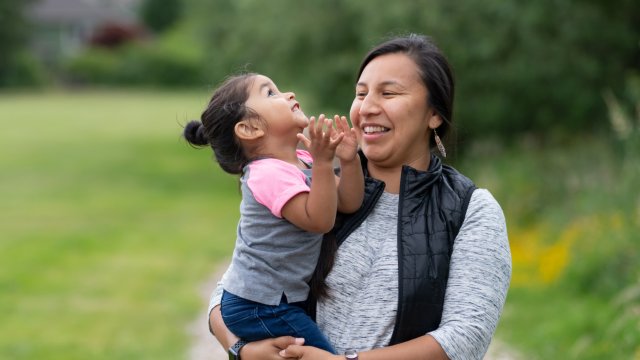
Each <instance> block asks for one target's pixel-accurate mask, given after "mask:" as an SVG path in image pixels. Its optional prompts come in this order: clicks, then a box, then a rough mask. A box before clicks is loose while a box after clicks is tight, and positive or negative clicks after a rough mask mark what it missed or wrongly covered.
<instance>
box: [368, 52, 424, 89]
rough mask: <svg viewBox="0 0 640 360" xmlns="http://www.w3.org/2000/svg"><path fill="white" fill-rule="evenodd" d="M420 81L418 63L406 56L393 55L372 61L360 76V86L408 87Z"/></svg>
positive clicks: (379, 57) (400, 54)
mask: <svg viewBox="0 0 640 360" xmlns="http://www.w3.org/2000/svg"><path fill="white" fill-rule="evenodd" d="M420 80H421V77H420V73H419V71H418V66H417V65H416V63H415V62H414V61H413V60H412V59H411V58H410V57H409V56H407V55H406V54H403V53H393V54H385V55H381V56H378V57H376V58H374V59H373V60H371V62H369V63H368V64H367V66H365V68H364V69H363V71H362V74H360V78H359V79H358V85H369V86H372V85H374V84H375V85H394V84H405V85H407V84H409V83H412V82H420Z"/></svg>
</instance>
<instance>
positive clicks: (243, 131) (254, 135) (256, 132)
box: [233, 120, 264, 140]
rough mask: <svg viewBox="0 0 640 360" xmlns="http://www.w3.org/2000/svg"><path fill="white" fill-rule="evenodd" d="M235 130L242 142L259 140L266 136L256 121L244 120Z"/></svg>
mask: <svg viewBox="0 0 640 360" xmlns="http://www.w3.org/2000/svg"><path fill="white" fill-rule="evenodd" d="M233 130H234V132H235V134H236V136H237V137H238V139H240V140H257V139H259V138H261V137H263V136H264V130H263V129H262V128H261V127H260V125H259V124H258V123H257V122H256V121H250V120H242V121H240V122H238V123H237V124H236V125H235V126H234V128H233Z"/></svg>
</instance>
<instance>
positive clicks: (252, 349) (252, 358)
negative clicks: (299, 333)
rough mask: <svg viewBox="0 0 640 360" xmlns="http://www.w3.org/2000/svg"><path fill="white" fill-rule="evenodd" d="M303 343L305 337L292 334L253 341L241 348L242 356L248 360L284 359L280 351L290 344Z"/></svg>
mask: <svg viewBox="0 0 640 360" xmlns="http://www.w3.org/2000/svg"><path fill="white" fill-rule="evenodd" d="M302 344H304V339H300V338H294V337H292V336H281V337H277V338H274V339H264V340H260V341H252V342H250V343H248V344H247V345H245V346H243V347H242V349H240V357H241V358H242V359H246V360H282V356H280V354H279V353H280V351H282V350H283V349H286V348H287V347H288V346H301V345H302Z"/></svg>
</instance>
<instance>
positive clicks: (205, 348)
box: [187, 263, 524, 360]
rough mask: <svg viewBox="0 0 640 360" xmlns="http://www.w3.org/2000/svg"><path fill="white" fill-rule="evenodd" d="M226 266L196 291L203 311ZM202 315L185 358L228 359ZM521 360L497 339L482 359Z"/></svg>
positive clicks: (189, 328) (191, 327)
mask: <svg viewBox="0 0 640 360" xmlns="http://www.w3.org/2000/svg"><path fill="white" fill-rule="evenodd" d="M228 265H229V264H228V263H223V264H221V265H219V266H218V269H217V270H216V272H215V273H214V274H213V275H212V276H211V278H210V279H209V280H208V281H207V282H206V283H204V284H202V285H201V286H200V289H198V292H199V294H200V297H201V298H202V304H203V309H206V306H207V304H209V297H210V296H211V292H212V291H213V289H215V287H216V283H217V282H218V279H220V278H221V277H222V274H223V273H224V271H225V270H226V269H227V266H228ZM203 313H204V311H203ZM203 313H201V314H199V316H198V318H197V319H194V320H193V322H191V324H189V325H188V326H187V331H188V333H189V335H190V336H191V338H192V344H191V348H190V349H189V353H188V356H187V358H188V359H189V360H227V359H228V358H229V357H228V355H227V352H226V350H225V349H223V348H222V346H220V344H219V343H218V341H216V339H215V338H214V337H213V336H212V335H211V334H210V333H209V328H208V326H207V319H206V317H205V316H203ZM522 359H524V357H523V356H521V355H519V354H518V353H517V352H516V351H514V350H512V349H510V348H509V346H507V345H506V344H504V343H502V342H501V341H500V340H499V339H494V340H493V341H492V342H491V345H490V346H489V351H488V352H487V355H486V356H485V357H484V360H522Z"/></svg>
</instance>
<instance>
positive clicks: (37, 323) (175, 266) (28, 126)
mask: <svg viewBox="0 0 640 360" xmlns="http://www.w3.org/2000/svg"><path fill="white" fill-rule="evenodd" d="M208 96H209V93H208V91H206V90H203V91H202V92H184V93H175V92H166V93H163V92H115V91H114V92H109V91H98V92H94V91H90V92H87V91H78V92H75V93H64V94H63V93H25V94H0V117H1V119H2V120H1V121H0V165H1V168H2V172H1V174H0V199H2V200H1V201H0V213H1V214H2V216H0V263H1V264H2V271H0V312H1V313H2V314H3V315H2V321H0V358H3V359H45V358H46V359H151V358H153V359H178V358H183V357H184V356H185V354H186V349H187V347H188V344H189V340H190V339H188V335H187V333H186V331H185V326H186V325H187V323H188V322H190V321H191V320H192V319H193V318H195V317H196V316H197V315H198V313H202V314H203V316H204V312H205V309H204V308H202V304H201V302H200V301H201V300H200V297H199V294H198V286H199V284H201V283H202V282H203V281H204V280H205V279H207V278H208V277H209V276H210V274H211V272H212V271H213V270H214V269H215V267H216V262H217V261H219V260H221V259H223V258H224V257H227V256H229V255H230V253H231V250H232V248H233V243H234V236H235V223H236V221H237V208H238V201H239V194H238V190H237V185H236V180H235V179H234V178H233V177H232V176H228V175H226V174H224V173H222V171H220V170H219V169H218V167H217V165H215V164H214V163H213V161H212V155H211V152H210V151H208V150H200V151H198V150H194V149H193V148H191V147H189V146H188V145H186V143H185V142H184V141H183V140H182V139H181V138H180V132H181V125H182V124H184V123H185V122H186V121H187V120H189V119H192V118H198V117H199V115H200V112H201V110H202V108H203V106H204V105H205V104H206V102H207V100H208Z"/></svg>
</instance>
